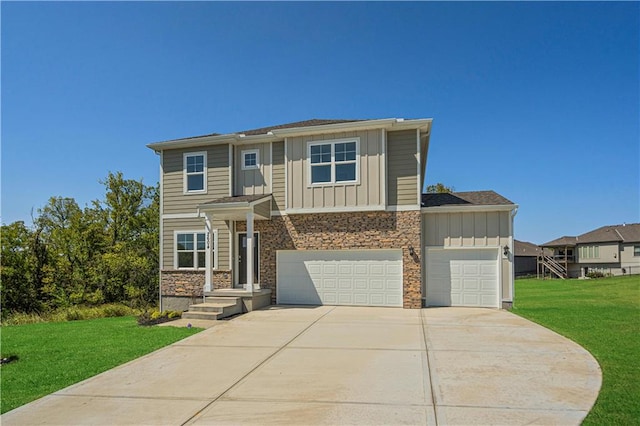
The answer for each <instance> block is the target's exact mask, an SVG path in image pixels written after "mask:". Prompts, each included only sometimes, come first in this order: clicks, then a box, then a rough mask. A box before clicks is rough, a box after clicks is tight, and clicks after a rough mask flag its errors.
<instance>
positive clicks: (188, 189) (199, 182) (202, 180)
mask: <svg viewBox="0 0 640 426" xmlns="http://www.w3.org/2000/svg"><path fill="white" fill-rule="evenodd" d="M206 176H207V153H206V152H194V153H188V154H184V192H185V193H203V192H207V179H206Z"/></svg>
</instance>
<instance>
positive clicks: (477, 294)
mask: <svg viewBox="0 0 640 426" xmlns="http://www.w3.org/2000/svg"><path fill="white" fill-rule="evenodd" d="M425 253H426V254H427V271H426V273H427V275H426V277H427V283H426V287H427V305H429V306H482V307H497V306H498V267H497V262H498V250H497V249H433V248H431V249H429V248H426V250H425Z"/></svg>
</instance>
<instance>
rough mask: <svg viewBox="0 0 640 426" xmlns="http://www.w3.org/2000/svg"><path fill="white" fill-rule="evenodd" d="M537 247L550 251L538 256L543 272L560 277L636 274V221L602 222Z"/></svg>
mask: <svg viewBox="0 0 640 426" xmlns="http://www.w3.org/2000/svg"><path fill="white" fill-rule="evenodd" d="M541 247H544V248H548V249H549V250H551V251H552V255H550V256H545V258H544V259H540V262H541V264H542V266H544V268H545V272H547V273H553V274H554V275H557V276H559V277H562V278H584V277H586V276H587V274H589V273H590V272H601V273H604V274H611V275H626V274H640V223H632V224H623V225H609V226H603V227H601V228H598V229H595V230H593V231H590V232H587V233H585V234H582V235H579V236H577V237H567V236H565V237H561V238H558V239H555V240H553V241H549V242H547V243H545V244H542V245H541ZM558 267H559V268H558Z"/></svg>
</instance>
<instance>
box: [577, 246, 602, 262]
mask: <svg viewBox="0 0 640 426" xmlns="http://www.w3.org/2000/svg"><path fill="white" fill-rule="evenodd" d="M578 254H579V255H580V258H581V259H599V258H600V247H599V246H580V249H579V252H578Z"/></svg>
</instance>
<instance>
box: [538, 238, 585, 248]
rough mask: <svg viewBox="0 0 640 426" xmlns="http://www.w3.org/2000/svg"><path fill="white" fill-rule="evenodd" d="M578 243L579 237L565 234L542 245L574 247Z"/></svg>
mask: <svg viewBox="0 0 640 426" xmlns="http://www.w3.org/2000/svg"><path fill="white" fill-rule="evenodd" d="M577 243H578V237H568V236H566V235H565V236H564V237H560V238H556V239H555V240H553V241H549V242H548V243H544V244H542V246H543V247H564V246H568V247H573V246H575V245H576V244H577Z"/></svg>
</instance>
